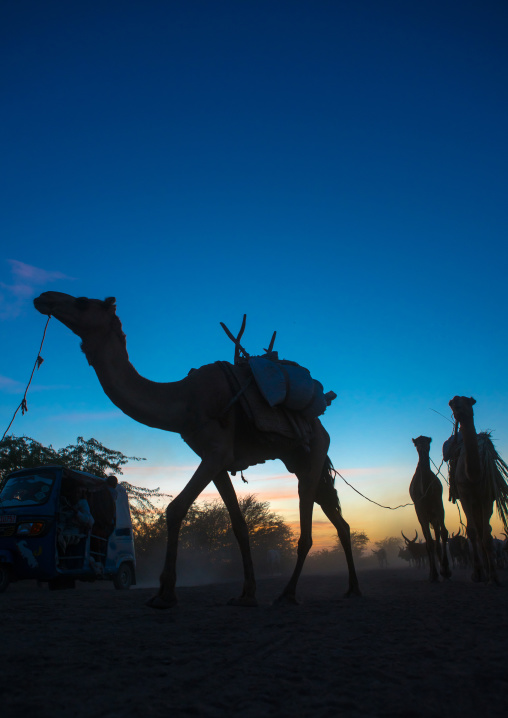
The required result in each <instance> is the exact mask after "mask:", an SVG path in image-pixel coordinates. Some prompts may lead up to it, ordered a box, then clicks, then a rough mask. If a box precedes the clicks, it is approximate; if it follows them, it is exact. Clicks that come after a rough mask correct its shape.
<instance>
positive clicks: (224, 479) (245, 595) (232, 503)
mask: <svg viewBox="0 0 508 718" xmlns="http://www.w3.org/2000/svg"><path fill="white" fill-rule="evenodd" d="M214 484H215V486H216V487H217V489H218V490H219V493H220V495H221V498H222V500H223V501H224V503H225V504H226V508H227V510H228V512H229V516H230V517H231V526H232V527H233V533H234V534H235V536H236V540H237V541H238V545H239V547H240V552H241V554H242V562H243V573H244V583H243V591H242V595H241V596H240V598H233V599H231V601H229V605H231V606H257V605H258V602H257V600H256V580H255V578H254V565H253V563H252V555H251V551H250V543H249V530H248V528H247V524H246V522H245V518H244V516H243V514H242V512H241V509H240V506H239V505H238V498H237V496H236V493H235V490H234V487H233V484H232V483H231V479H230V478H229V474H228V473H227V471H223V472H221V473H220V474H219V475H218V476H216V477H215V479H214Z"/></svg>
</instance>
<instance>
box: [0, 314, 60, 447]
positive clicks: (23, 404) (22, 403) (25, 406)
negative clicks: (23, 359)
mask: <svg viewBox="0 0 508 718" xmlns="http://www.w3.org/2000/svg"><path fill="white" fill-rule="evenodd" d="M50 319H51V315H50V316H49V317H48V321H47V322H46V326H45V327H44V334H43V335H42V341H41V345H40V347H39V351H38V352H37V359H36V360H35V362H34V366H33V369H32V373H31V374H30V379H29V381H28V384H27V385H26V389H25V393H24V394H23V398H22V399H21V401H20V403H19V405H18V407H17V409H16V411H15V412H14V415H13V417H12V419H11V422H10V424H9V426H8V427H7V429H6V430H5V431H4V435H3V436H2V441H3V440H4V439H5V436H6V434H7V432H8V431H9V429H10V428H11V426H12V424H13V422H14V419H15V418H16V414H17V413H18V411H19V410H20V409H21V414H22V416H24V415H25V413H26V412H27V411H28V404H27V401H26V395H27V393H28V389H29V388H30V384H31V383H32V379H33V376H34V372H35V370H36V369H39V368H40V366H41V364H42V362H43V361H44V359H43V358H42V357H41V351H42V345H43V344H44V339H45V338H46V331H47V328H48V324H49V320H50Z"/></svg>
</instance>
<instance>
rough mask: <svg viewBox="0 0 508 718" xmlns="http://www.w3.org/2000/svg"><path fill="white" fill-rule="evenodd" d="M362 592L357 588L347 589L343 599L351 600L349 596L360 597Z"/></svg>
mask: <svg viewBox="0 0 508 718" xmlns="http://www.w3.org/2000/svg"><path fill="white" fill-rule="evenodd" d="M361 595H362V592H361V591H360V589H359V588H358V586H355V587H354V588H349V589H348V590H347V591H346V593H345V594H344V598H351V596H360V597H361Z"/></svg>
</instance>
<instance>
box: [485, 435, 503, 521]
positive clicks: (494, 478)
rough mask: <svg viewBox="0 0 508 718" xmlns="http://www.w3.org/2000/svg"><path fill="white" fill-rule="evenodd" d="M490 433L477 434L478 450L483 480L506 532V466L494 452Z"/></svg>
mask: <svg viewBox="0 0 508 718" xmlns="http://www.w3.org/2000/svg"><path fill="white" fill-rule="evenodd" d="M490 436H491V434H490V431H482V432H481V433H480V434H478V449H479V451H480V459H481V462H482V474H483V478H484V480H485V481H486V482H487V483H488V486H489V487H490V488H491V490H492V494H493V498H494V501H495V502H496V507H497V513H498V515H499V518H500V519H501V521H502V522H503V526H504V529H505V531H507V532H508V465H507V464H506V463H505V462H504V461H503V459H502V458H501V457H500V456H499V454H498V453H497V451H496V448H495V446H494V444H493V443H492V439H491V438H490Z"/></svg>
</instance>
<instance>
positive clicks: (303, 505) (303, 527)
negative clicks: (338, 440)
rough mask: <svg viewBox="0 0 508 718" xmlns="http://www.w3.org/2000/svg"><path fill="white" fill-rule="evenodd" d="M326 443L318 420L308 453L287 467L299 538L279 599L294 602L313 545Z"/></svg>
mask: <svg viewBox="0 0 508 718" xmlns="http://www.w3.org/2000/svg"><path fill="white" fill-rule="evenodd" d="M329 445H330V437H329V436H328V434H327V432H326V431H325V429H324V428H323V427H322V426H321V424H318V426H317V427H316V428H315V433H314V436H313V440H312V444H311V451H310V453H309V454H303V453H302V454H301V455H300V457H299V459H300V460H299V461H296V462H295V463H296V464H299V465H298V467H295V465H294V464H292V465H291V469H289V470H290V471H291V470H293V471H294V472H295V473H296V475H297V477H298V494H299V496H300V538H299V539H298V548H297V558H296V566H295V569H294V571H293V574H292V576H291V578H290V579H289V582H288V584H287V586H286V587H285V589H284V590H283V592H282V594H281V596H280V597H279V599H278V601H279V602H283V601H287V602H290V603H297V600H296V586H297V584H298V579H299V578H300V574H301V572H302V568H303V564H304V563H305V559H306V558H307V554H308V553H309V551H310V549H311V547H312V513H313V510H314V501H315V498H316V494H317V489H318V485H319V481H320V478H321V473H322V471H323V467H324V464H325V461H326V455H327V453H328V447H329ZM288 468H289V466H288Z"/></svg>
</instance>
